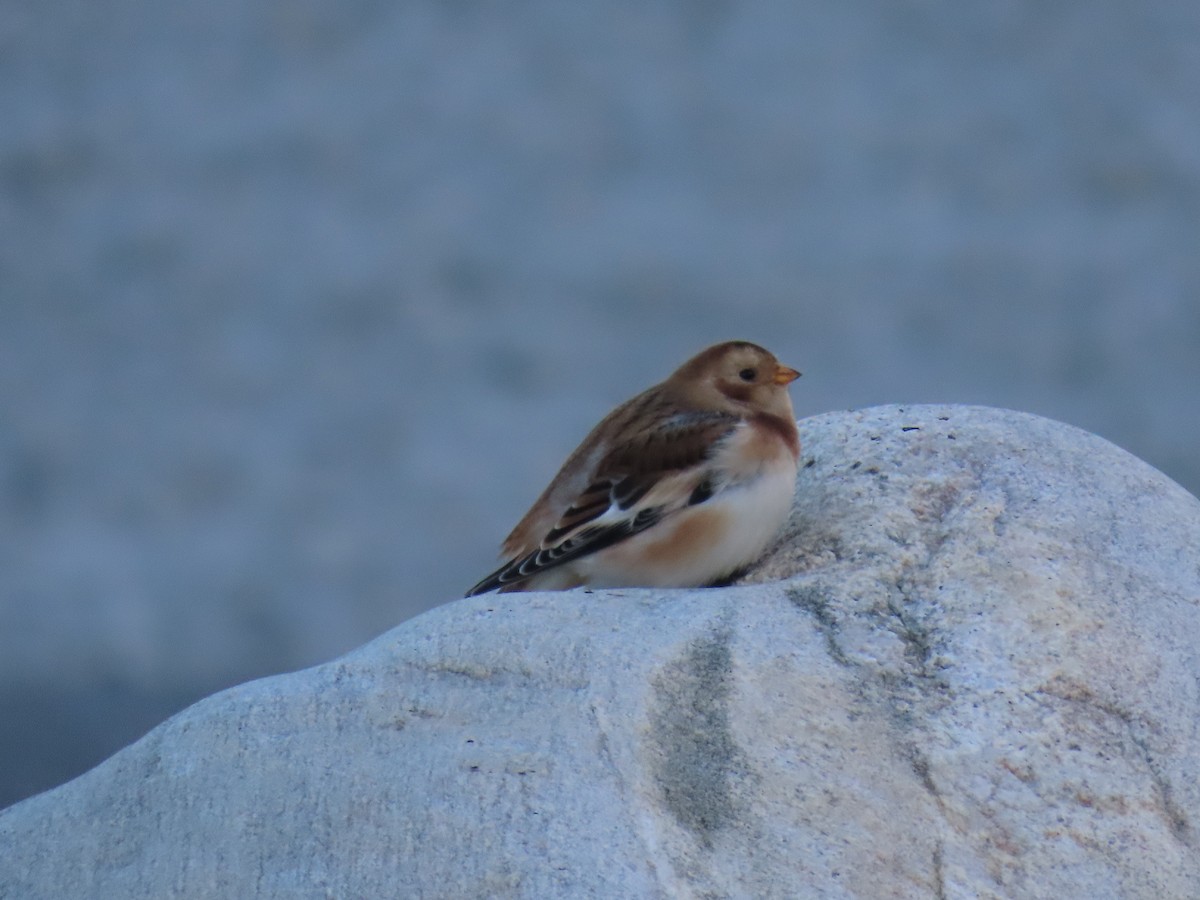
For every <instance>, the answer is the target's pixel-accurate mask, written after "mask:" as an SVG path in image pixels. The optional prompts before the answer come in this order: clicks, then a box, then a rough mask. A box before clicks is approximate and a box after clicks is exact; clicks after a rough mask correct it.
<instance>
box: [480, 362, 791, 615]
mask: <svg viewBox="0 0 1200 900" xmlns="http://www.w3.org/2000/svg"><path fill="white" fill-rule="evenodd" d="M798 377H800V373H799V372H797V371H796V370H795V369H792V368H789V367H788V366H785V365H782V364H781V363H780V362H779V361H778V360H777V359H776V358H775V356H774V354H772V353H770V352H769V351H767V350H765V349H763V348H762V347H760V346H758V345H757V344H752V343H750V342H748V341H727V342H725V343H721V344H715V345H713V346H711V347H708V348H707V349H705V350H702V351H701V352H700V353H698V354H696V355H695V356H693V357H692V358H691V359H689V360H688V361H687V362H685V363H684V364H683V365H681V366H680V367H679V368H678V369H676V370H675V372H674V373H672V374H671V375H670V377H668V378H667V379H666V380H665V381H663V382H662V383H660V384H657V385H655V386H654V387H651V388H649V389H648V390H646V391H643V392H642V393H640V394H638V395H637V396H636V397H633V398H632V399H630V400H628V401H626V402H625V403H622V404H621V405H620V406H618V407H617V408H616V409H614V410H613V411H612V412H611V413H609V414H608V415H607V416H606V417H605V418H604V419H602V420H601V421H600V423H599V424H598V425H596V427H595V428H593V429H592V431H591V432H590V433H589V434H588V435H587V437H585V438H584V440H583V443H581V444H580V445H579V446H578V447H577V448H576V449H575V451H574V452H573V453H572V454H571V455H570V456H569V457H567V460H566V462H565V463H563V466H562V468H561V469H560V470H559V472H558V474H557V475H555V476H554V479H553V480H552V481H551V482H550V484H549V485H548V486H547V487H546V489H545V490H544V491H543V492H542V494H541V496H540V497H538V499H537V501H536V502H535V503H534V504H533V506H532V507H531V508H530V509H529V511H528V512H527V513H526V514H525V515H524V517H523V518H522V519H521V520H520V522H518V523H517V525H516V527H515V528H513V530H512V533H511V534H509V535H508V537H507V538H506V539H505V541H504V543H503V545H502V547H501V559H502V560H503V563H502V564H501V565H500V566H499V568H497V569H496V570H495V571H494V572H492V573H491V574H489V575H488V576H487V577H485V578H483V579H482V580H480V581H479V583H478V584H476V585H475V586H474V587H472V588H471V589H470V590H469V591H467V593H466V596H467V597H472V596H475V595H477V594H483V593H487V592H489V591H494V590H498V591H500V592H507V591H539V590H568V589H571V588H577V587H592V588H617V587H667V588H688V587H706V586H714V585H718V584H722V583H728V582H729V581H730V580H731V579H732V578H734V577H736V576H737V575H738V574H740V573H742V572H744V571H745V569H746V568H747V567H748V566H749V565H750V564H751V563H753V562H755V561H756V560H757V559H758V557H759V556H760V555H761V554H762V553H763V552H764V551H765V550H766V549H767V547H768V545H769V544H770V543H771V541H772V540H773V539H774V538H775V536H776V535H777V534H778V532H779V530H780V528H781V527H782V525H783V522H784V520H785V519H786V518H787V515H788V512H789V510H790V509H791V504H792V494H793V491H794V488H795V481H796V472H797V467H798V464H799V459H800V435H799V432H798V430H797V428H796V416H795V413H794V412H793V411H792V401H791V398H790V397H789V395H788V385H789V384H791V382H792V381H794V380H795V379H796V378H798Z"/></svg>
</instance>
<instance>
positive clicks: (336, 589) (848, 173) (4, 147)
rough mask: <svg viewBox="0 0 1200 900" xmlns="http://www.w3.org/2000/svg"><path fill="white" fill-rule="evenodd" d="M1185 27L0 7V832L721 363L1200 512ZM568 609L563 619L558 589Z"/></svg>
mask: <svg viewBox="0 0 1200 900" xmlns="http://www.w3.org/2000/svg"><path fill="white" fill-rule="evenodd" d="M1198 47H1200V5H1198V4H1195V3H1186V2H1180V0H1148V2H1142V3H1134V2H1129V0H1126V2H1116V0H1107V2H1095V0H1091V2H1085V0H1066V2H1062V3H1054V4H1046V3H1037V2H1033V0H1024V2H1020V0H1017V2H995V3H973V4H963V3H958V2H951V0H932V2H921V3H910V4H894V3H882V2H868V0H849V2H844V3H836V4H798V3H793V2H787V0H763V2H749V3H733V2H726V0H699V2H694V3H673V2H653V3H632V2H597V0H583V2H578V3H558V2H550V0H532V2H527V3H516V4H500V3H490V2H473V0H412V2H407V3H386V2H381V0H349V2H347V0H342V2H334V0H248V2H238V3H232V2H214V3H200V4H171V3H160V2H153V0H100V2H94V0H36V2H35V0H10V2H7V3H4V4H2V5H0V806H2V805H5V804H7V803H9V802H12V801H15V800H17V799H19V798H21V797H23V796H26V795H28V794H30V793H33V792H36V791H39V790H43V789H45V788H48V787H51V786H53V785H54V784H57V783H59V782H61V781H63V780H65V779H67V778H69V777H72V776H73V775H76V774H78V773H80V772H81V771H83V770H84V769H86V768H88V767H90V766H92V765H94V764H95V763H97V762H99V761H100V760H101V759H103V758H104V757H106V756H107V755H109V754H110V753H112V752H114V751H115V750H116V749H118V748H119V747H121V746H122V745H124V744H126V743H128V742H130V741H132V740H134V739H136V738H137V737H138V736H140V735H141V734H142V733H143V732H144V731H145V730H147V729H148V728H150V727H152V726H153V725H155V724H156V723H157V722H158V721H160V720H161V719H162V718H164V717H166V716H167V715H169V714H170V713H172V712H173V711H175V710H177V709H179V708H181V707H182V706H184V705H186V704H187V703H189V702H191V701H193V700H195V699H198V698H199V697H201V696H202V695H204V694H206V693H209V692H211V691H214V690H216V689H219V688H221V687H224V686H227V685H230V684H233V683H236V682H239V681H242V680H245V679H248V678H252V677H256V676H260V675H265V674H269V673H274V672H281V671H285V670H290V669H296V668H299V667H303V666H307V665H311V664H314V663H317V662H320V661H323V660H326V659H329V658H330V657H332V656H335V655H337V654H339V653H342V652H344V651H346V650H349V649H351V648H352V647H355V646H356V645H358V644H360V643H362V642H364V641H366V640H367V639H369V638H371V637H372V636H374V635H376V634H378V633H380V632H382V631H384V630H385V629H387V628H389V627H391V626H393V625H395V624H397V623H399V622H401V621H403V620H404V619H406V618H408V617H410V616H413V615H415V614H416V613H418V612H420V611H421V610H424V609H427V608H429V607H430V606H433V605H435V604H439V603H443V602H446V601H449V600H453V599H455V598H456V597H458V596H459V595H460V594H461V593H462V591H463V590H464V589H465V588H466V587H468V586H469V585H470V584H472V583H473V582H474V581H475V580H476V579H477V578H478V577H479V576H481V575H482V574H483V573H484V572H485V571H487V570H488V568H489V567H490V566H491V564H492V562H493V559H494V553H495V548H496V545H497V543H498V542H499V540H500V539H501V538H502V537H503V536H504V534H505V533H506V531H507V529H508V528H509V527H510V526H511V525H512V524H513V523H514V521H515V520H516V519H517V517H518V516H519V515H520V514H521V513H522V512H523V511H524V509H525V507H526V506H527V505H528V504H529V502H530V501H531V500H532V499H533V498H534V496H536V494H537V493H538V492H539V491H540V490H541V488H542V486H543V485H544V483H545V482H546V480H547V479H548V478H549V477H550V475H552V474H553V471H554V470H555V468H556V467H557V465H558V463H559V462H560V461H561V460H562V458H563V457H564V456H565V455H566V453H567V452H568V451H570V450H571V448H572V447H573V446H574V445H575V443H576V442H577V441H578V440H579V439H580V438H581V437H582V436H583V434H584V433H585V432H586V431H587V429H588V428H589V427H590V426H591V425H592V424H593V423H594V422H595V421H596V420H597V419H598V418H599V417H600V416H601V415H602V414H603V413H605V412H606V411H607V410H608V409H609V408H610V407H611V406H612V405H613V404H615V403H616V402H618V401H620V400H623V399H625V398H626V397H627V396H629V395H631V394H632V393H634V392H636V391H638V390H640V389H642V388H643V387H646V386H647V385H649V384H651V383H652V382H654V381H656V380H658V379H660V378H662V377H663V376H665V375H666V374H667V373H668V372H669V371H670V370H671V369H673V368H674V367H675V366H676V365H677V364H678V363H679V362H681V361H682V360H683V359H684V358H685V357H687V356H688V355H690V354H691V353H693V352H694V351H696V350H698V349H700V348H701V347H703V346H704V345H706V344H708V343H710V342H714V341H717V340H723V339H727V338H734V337H739V338H747V339H750V340H756V341H759V342H761V343H763V344H766V345H767V346H768V347H770V348H771V349H773V350H774V351H775V352H776V353H777V354H778V355H779V356H780V357H781V358H782V359H783V360H784V361H785V362H787V363H789V364H791V365H793V366H795V367H797V368H800V369H802V370H803V371H804V372H805V377H804V378H803V379H802V380H801V381H800V382H798V383H797V384H796V385H795V387H794V388H793V392H792V393H793V398H794V400H795V404H796V408H797V412H798V413H799V414H800V415H801V416H803V415H807V414H811V413H816V412H820V411H824V410H829V409H836V408H845V407H859V406H867V405H872V404H878V403H885V402H912V401H947V402H964V403H967V402H969V403H986V404H991V405H997V406H1006V407H1013V408H1017V409H1023V410H1029V411H1032V412H1036V413H1041V414H1043V415H1047V416H1052V417H1054V418H1057V419H1061V420H1064V421H1067V422H1071V423H1074V424H1076V425H1080V426H1082V427H1084V428H1087V429H1090V430H1093V431H1096V432H1098V433H1099V434H1101V435H1104V436H1105V437H1107V438H1109V439H1111V440H1113V441H1115V442H1116V443H1118V444H1120V445H1122V446H1124V447H1126V448H1128V449H1129V450H1131V451H1133V452H1134V453H1136V454H1138V455H1139V456H1141V457H1143V458H1145V459H1146V460H1148V461H1150V462H1151V463H1153V464H1154V465H1156V466H1158V467H1159V468H1160V469H1162V470H1163V471H1165V472H1166V473H1168V474H1169V475H1171V476H1172V477H1174V478H1175V479H1176V480H1178V481H1179V482H1181V483H1182V484H1183V485H1184V486H1185V487H1187V488H1189V489H1190V490H1192V491H1193V492H1197V491H1200V456H1198V455H1197V452H1196V448H1197V447H1198V446H1200V400H1198V394H1200V93H1198V92H1197V85H1200V52H1198V51H1197V48H1198ZM571 602H577V601H574V600H572V601H571Z"/></svg>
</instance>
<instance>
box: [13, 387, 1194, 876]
mask: <svg viewBox="0 0 1200 900" xmlns="http://www.w3.org/2000/svg"><path fill="white" fill-rule="evenodd" d="M801 429H802V436H803V439H804V441H805V461H806V462H807V465H806V466H805V467H804V468H803V469H802V470H801V475H800V478H799V484H798V493H797V501H796V507H795V510H794V515H793V517H792V520H791V522H790V524H789V526H788V531H787V534H786V536H785V539H784V541H782V542H781V544H780V546H779V547H778V548H777V549H776V550H775V552H774V553H773V554H772V555H771V556H770V558H769V559H768V560H767V561H766V564H765V565H764V566H763V567H762V568H761V569H759V570H758V571H757V572H756V573H754V575H753V576H752V580H755V581H757V582H759V583H757V584H753V585H745V586H739V587H733V588H728V589H724V590H698V591H637V590H627V591H603V592H599V591H598V592H595V593H584V592H573V593H562V594H515V595H514V594H509V595H503V596H488V597H482V598H476V599H473V600H469V601H459V602H457V603H453V604H450V605H447V606H443V607H441V608H440V609H437V610H434V611H433V612H430V613H427V614H425V615H423V616H421V617H419V618H417V619H414V620H412V621H410V622H408V623H406V624H404V625H402V626H401V627H399V628H397V629H395V630H393V631H391V632H389V633H388V634H386V635H384V636H383V637H381V638H379V639H378V640H376V641H374V642H373V643H371V644H368V645H367V646H365V647H363V648H362V649H360V650H358V651H357V652H355V653H352V654H350V655H349V656H347V657H344V658H343V659H340V660H336V661H334V662H332V663H329V664H327V665H324V666H320V667H317V668H314V669H310V670H308V671H304V672H299V673H296V674H293V675H285V676H280V677H276V678H269V679H266V680H263V681H258V682H253V683H250V684H246V685H243V686H241V687H238V688H235V689H233V690H230V691H226V692H224V693H222V694H218V695H216V696H214V697H212V698H210V699H208V700H206V701H204V702H202V703H199V704H197V705H195V706H193V707H191V708H190V709H188V710H186V711H185V712H183V713H181V714H180V715H178V716H176V717H175V718H173V719H171V720H170V721H168V722H167V723H165V724H164V725H162V726H161V727H159V728H157V729H156V730H154V731H153V732H151V733H150V734H149V735H147V736H146V737H145V738H144V739H143V740H141V741H139V742H138V743H136V744H134V745H133V746H131V747H129V748H127V749H126V750H124V751H123V752H121V753H119V754H117V755H116V756H115V757H113V758H112V759H110V760H109V761H107V762H106V763H104V764H103V765H101V766H99V767H98V768H96V769H94V770H93V771H91V772H89V773H88V774H87V775H85V776H83V777H82V778H79V779H77V780H76V781H74V782H71V783H70V784H67V785H65V786H63V787H61V788H58V789H57V790H54V791H51V792H49V793H47V794H43V795H41V796H38V797H35V798H33V799H30V800H28V801H25V802H23V803H20V804H18V805H17V806H15V807H12V808H11V809H9V810H7V811H6V812H4V813H3V814H0V896H3V897H14V898H54V900H61V898H65V897H104V898H109V897H134V898H161V897H168V896H171V897H222V898H224V897H239V898H241V897H314V898H315V897H347V898H350V897H353V898H357V897H371V898H375V897H417V896H419V897H445V898H467V897H507V896H513V897H538V898H541V897H577V896H592V897H606V898H607V897H692V896H694V897H722V896H734V897H769V896H778V897H856V898H857V897H921V898H927V897H954V898H960V897H961V898H967V897H997V898H999V897H1005V898H1008V897H1088V898H1098V897H1104V898H1110V897H1146V898H1192V897H1196V896H1198V895H1200V838H1198V833H1197V829H1198V828H1200V649H1198V648H1200V502H1197V500H1196V499H1195V498H1193V497H1192V496H1190V495H1189V494H1187V493H1186V492H1185V491H1183V490H1182V489H1181V488H1179V487H1178V486H1177V485H1175V484H1174V483H1172V482H1171V481H1169V480H1168V479H1166V478H1165V477H1163V476H1162V475H1160V474H1159V473H1157V472H1156V471H1154V470H1153V469H1151V468H1150V467H1148V466H1146V465H1145V464H1143V463H1141V462H1139V461H1138V460H1137V459H1135V458H1133V457H1131V456H1129V455H1128V454H1126V453H1125V452H1123V451H1121V450H1119V449H1118V448H1116V447H1114V446H1112V445H1111V444H1108V443H1106V442H1105V441H1103V440H1101V439H1099V438H1097V437H1095V436H1093V435H1090V434H1086V433H1084V432H1081V431H1078V430H1076V429H1074V428H1071V427H1068V426H1065V425H1061V424H1058V423H1055V422H1050V421H1047V420H1044V419H1039V418H1036V417H1033V416H1029V415H1024V414H1020V413H1012V412H1004V411H998V410H992V409H978V408H964V407H953V406H947V407H931V406H922V407H907V408H900V407H884V408H879V409H873V410H867V411H864V412H858V413H835V414H829V415H824V416H818V417H815V418H811V419H807V420H804V421H803V422H802V423H801ZM448 550H449V548H448ZM467 574H469V573H464V577H466V575H467ZM466 580H468V581H469V580H470V579H469V578H467V579H466Z"/></svg>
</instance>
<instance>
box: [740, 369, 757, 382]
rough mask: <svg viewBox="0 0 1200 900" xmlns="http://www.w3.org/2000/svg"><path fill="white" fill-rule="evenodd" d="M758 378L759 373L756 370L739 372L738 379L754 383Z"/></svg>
mask: <svg viewBox="0 0 1200 900" xmlns="http://www.w3.org/2000/svg"><path fill="white" fill-rule="evenodd" d="M757 377H758V372H756V371H755V370H754V369H742V371H740V372H738V378H740V379H742V381H753V380H754V379H755V378H757Z"/></svg>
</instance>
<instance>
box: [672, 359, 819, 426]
mask: <svg viewBox="0 0 1200 900" xmlns="http://www.w3.org/2000/svg"><path fill="white" fill-rule="evenodd" d="M799 377H800V373H799V372H797V371H796V370H795V369H791V368H788V367H787V366H785V365H782V364H781V363H780V362H779V360H777V359H776V358H775V355H774V354H773V353H771V352H770V351H769V350H764V349H763V348H762V347H760V346H758V345H757V344H751V343H749V342H748V341H728V342H726V343H724V344H716V345H714V346H712V347H709V348H708V349H707V350H703V351H701V352H700V353H698V354H696V355H695V356H693V357H692V358H691V359H689V360H688V361H687V362H685V363H684V364H683V365H682V366H680V367H679V368H678V369H677V370H676V371H675V374H673V375H672V376H671V378H670V379H669V380H670V381H671V382H674V383H675V385H676V386H677V387H678V388H679V389H681V390H683V391H684V392H686V394H687V396H688V397H689V398H690V399H692V400H693V401H694V402H696V403H697V404H699V405H703V406H704V407H707V408H711V409H719V410H725V411H728V412H733V413H736V414H738V415H743V416H744V415H753V414H754V413H770V414H772V415H776V416H781V417H784V418H786V419H789V420H794V419H795V413H794V412H793V411H792V401H791V398H790V397H789V396H788V390H787V386H788V385H789V384H791V383H792V382H793V381H795V380H796V379H797V378H799Z"/></svg>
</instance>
